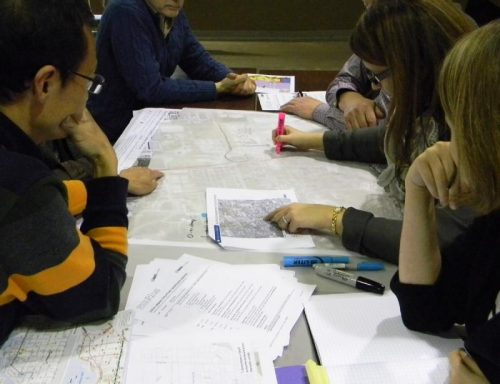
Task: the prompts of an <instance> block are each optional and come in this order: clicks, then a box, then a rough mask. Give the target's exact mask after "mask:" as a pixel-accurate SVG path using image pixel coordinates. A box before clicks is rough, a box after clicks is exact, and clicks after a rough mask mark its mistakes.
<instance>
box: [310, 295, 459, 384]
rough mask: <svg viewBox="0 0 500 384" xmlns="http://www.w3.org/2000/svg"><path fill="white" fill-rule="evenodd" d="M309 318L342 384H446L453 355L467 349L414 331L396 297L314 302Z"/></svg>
mask: <svg viewBox="0 0 500 384" xmlns="http://www.w3.org/2000/svg"><path fill="white" fill-rule="evenodd" d="M305 310H306V316H307V320H308V323H309V326H310V328H311V332H312V335H313V338H314V343H315V344H316V348H317V351H318V355H319V357H320V359H321V363H322V365H323V366H325V367H326V368H327V369H328V373H329V377H330V380H331V381H332V382H333V383H337V384H342V383H346V384H347V383H349V384H358V383H359V384H361V383H367V382H369V383H374V384H378V383H380V384H391V383H410V384H413V383H415V384H425V383H429V384H431V383H445V382H447V377H448V374H449V366H448V361H447V356H448V354H449V353H450V352H451V351H453V350H455V349H458V348H459V347H460V346H462V345H463V341H462V340H461V339H460V338H452V339H447V338H442V337H439V336H435V335H429V334H423V333H419V332H413V331H410V330H408V329H407V328H406V327H405V326H404V324H403V322H402V320H401V314H400V311H399V304H398V302H397V299H396V296H395V295H394V294H393V293H392V292H390V293H386V294H385V295H383V296H377V295H373V294H370V293H366V294H365V293H354V294H337V295H319V296H314V297H313V298H312V299H311V300H310V301H309V302H308V303H307V305H306V308H305Z"/></svg>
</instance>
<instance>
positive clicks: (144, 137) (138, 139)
mask: <svg viewBox="0 0 500 384" xmlns="http://www.w3.org/2000/svg"><path fill="white" fill-rule="evenodd" d="M179 112H180V110H177V109H173V110H172V109H160V108H146V109H143V110H140V111H135V114H134V117H133V118H132V120H131V121H130V123H129V124H128V125H127V127H126V128H125V130H124V131H123V133H122V134H121V135H120V137H119V138H118V140H117V141H116V143H115V145H114V146H113V147H114V149H115V152H116V156H117V157H118V170H119V171H121V170H123V169H126V168H130V167H132V166H133V165H134V164H135V163H136V162H137V159H139V158H140V156H141V154H142V152H143V151H145V150H148V143H149V141H150V140H151V137H152V136H153V135H154V133H155V132H156V130H157V129H158V127H159V126H160V124H161V122H165V121H175V120H176V119H177V118H178V116H179Z"/></svg>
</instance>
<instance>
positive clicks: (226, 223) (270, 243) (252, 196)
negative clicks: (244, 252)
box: [207, 188, 314, 250]
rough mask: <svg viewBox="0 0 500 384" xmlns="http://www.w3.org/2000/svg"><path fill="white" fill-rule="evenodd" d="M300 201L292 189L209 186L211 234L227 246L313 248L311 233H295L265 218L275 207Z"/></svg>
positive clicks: (209, 228)
mask: <svg viewBox="0 0 500 384" xmlns="http://www.w3.org/2000/svg"><path fill="white" fill-rule="evenodd" d="M295 202H297V197H296V196H295V192H294V191H293V190H291V189H289V190H255V189H231V188H207V219H208V234H209V235H210V237H211V238H212V239H213V240H214V241H215V242H216V243H218V244H219V245H220V246H221V247H223V248H227V249H260V250H276V249H290V248H312V247H314V242H313V241H312V237H311V236H309V235H294V234H291V233H288V232H287V231H284V230H282V229H280V228H279V227H278V226H276V224H273V223H270V222H268V221H265V220H264V217H265V216H266V215H267V214H268V213H270V212H272V211H274V210H275V209H277V208H279V207H282V206H284V205H288V204H291V203H295Z"/></svg>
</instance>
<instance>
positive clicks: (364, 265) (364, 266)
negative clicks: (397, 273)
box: [323, 261, 385, 271]
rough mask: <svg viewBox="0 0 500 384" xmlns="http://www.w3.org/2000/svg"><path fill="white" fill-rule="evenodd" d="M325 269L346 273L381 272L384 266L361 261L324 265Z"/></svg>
mask: <svg viewBox="0 0 500 384" xmlns="http://www.w3.org/2000/svg"><path fill="white" fill-rule="evenodd" d="M323 265H324V266H325V267H330V268H335V269H345V270H347V271H383V270H384V269H385V266H384V264H383V263H378V262H376V261H362V262H360V263H325V264H323Z"/></svg>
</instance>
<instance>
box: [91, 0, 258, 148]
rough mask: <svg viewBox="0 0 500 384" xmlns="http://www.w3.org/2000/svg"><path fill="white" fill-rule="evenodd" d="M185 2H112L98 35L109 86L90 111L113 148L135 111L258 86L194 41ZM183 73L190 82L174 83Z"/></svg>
mask: <svg viewBox="0 0 500 384" xmlns="http://www.w3.org/2000/svg"><path fill="white" fill-rule="evenodd" d="M183 5H184V0H112V1H111V2H110V3H109V4H108V5H107V7H106V9H105V11H104V14H103V16H102V19H101V23H100V26H99V32H98V34H97V58H98V68H97V73H99V74H101V75H103V76H104V78H105V79H106V82H105V84H104V86H103V88H102V91H101V93H100V94H99V95H96V96H95V97H91V99H90V100H89V104H88V107H89V109H90V111H91V112H92V115H93V116H94V118H95V119H96V121H97V122H98V124H99V125H100V127H101V128H102V129H103V130H104V132H105V133H106V135H107V136H108V138H109V139H110V141H111V142H115V141H116V140H117V139H118V137H119V136H120V134H121V133H122V132H123V130H124V129H125V127H126V126H127V124H128V123H129V121H130V119H131V118H132V111H133V110H137V109H141V108H145V107H154V106H163V105H167V104H173V103H182V102H195V101H210V100H215V99H216V98H217V96H218V95H220V94H234V95H242V96H244V95H250V94H253V93H254V92H255V82H254V81H253V80H251V79H250V78H248V76H247V75H236V74H235V73H232V72H231V70H230V69H229V68H227V67H226V66H225V65H223V64H221V63H219V62H217V61H216V60H214V59H213V58H212V57H211V56H210V54H209V53H208V52H207V51H206V50H205V49H204V48H203V46H202V45H201V44H200V43H199V41H198V40H197V39H196V37H195V36H194V35H193V32H192V30H191V27H190V25H189V22H188V19H187V16H186V14H185V13H184V11H183V10H182V7H183ZM176 67H180V68H181V69H182V70H183V71H184V72H185V73H186V74H187V76H188V77H189V79H174V78H172V77H171V76H172V74H173V73H174V71H175V69H176Z"/></svg>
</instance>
